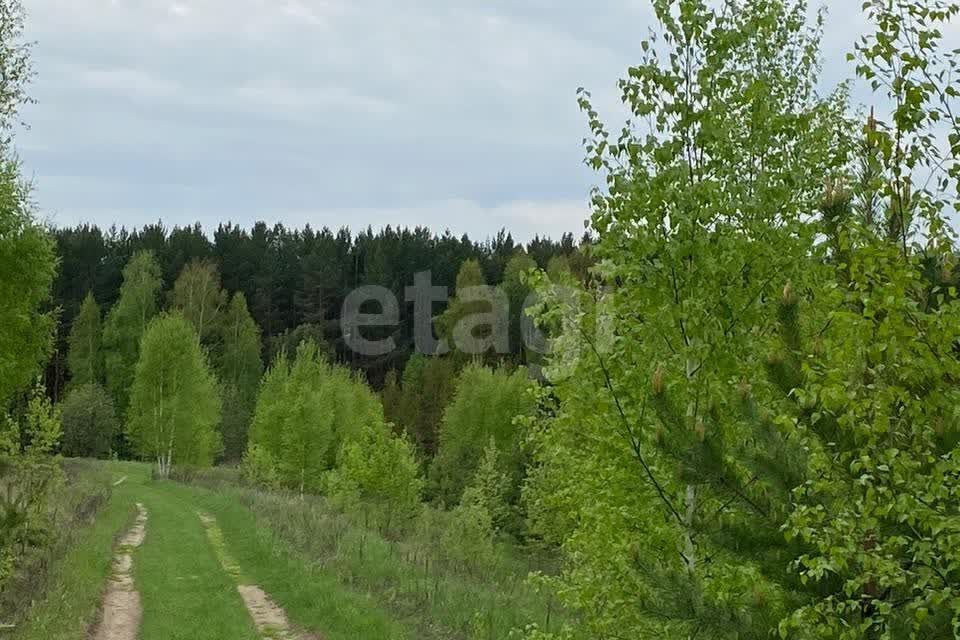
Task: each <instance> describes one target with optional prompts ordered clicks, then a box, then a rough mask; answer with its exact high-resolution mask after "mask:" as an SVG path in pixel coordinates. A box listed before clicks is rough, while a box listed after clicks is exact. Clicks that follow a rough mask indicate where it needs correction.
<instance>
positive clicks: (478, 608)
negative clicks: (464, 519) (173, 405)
mask: <svg viewBox="0 0 960 640" xmlns="http://www.w3.org/2000/svg"><path fill="white" fill-rule="evenodd" d="M88 464H89V465H91V466H90V468H89V469H87V470H85V473H86V472H89V473H91V474H92V475H91V476H90V478H94V477H96V478H97V480H96V482H100V483H101V484H102V483H106V484H107V485H109V486H110V489H111V495H110V498H109V500H108V501H107V503H106V504H105V505H104V506H103V507H102V508H101V509H100V511H99V513H98V515H97V518H96V520H95V521H94V522H93V523H92V524H89V525H87V526H84V527H81V528H79V529H78V530H77V531H76V532H74V533H73V534H72V536H71V541H72V542H71V545H70V548H69V550H68V551H67V552H66V553H65V554H64V558H63V561H62V563H60V564H59V565H58V567H57V568H56V570H55V578H53V579H52V580H51V581H50V584H49V585H48V588H47V591H46V596H45V597H44V598H42V599H40V600H38V602H37V603H36V604H35V605H33V606H32V607H31V608H30V610H29V612H28V613H27V615H25V616H24V617H25V618H29V622H27V623H25V624H23V625H21V626H19V627H18V628H17V629H15V630H14V632H13V634H12V635H10V636H5V635H4V634H2V633H0V638H3V637H10V638H12V640H81V639H83V638H86V637H87V632H88V630H89V628H90V625H91V623H92V622H93V621H94V620H95V618H96V615H97V609H98V605H99V602H100V597H101V594H102V593H103V588H104V584H105V581H106V580H107V578H108V576H109V574H110V567H111V561H112V557H113V550H114V544H115V541H116V540H117V537H118V536H119V535H121V534H122V533H123V532H124V531H126V529H127V528H128V527H129V525H130V523H131V522H132V521H133V518H134V515H135V507H134V504H135V503H136V502H141V503H143V504H144V505H145V506H146V508H147V510H148V512H149V520H148V522H147V532H146V539H145V541H144V544H143V545H142V546H141V547H139V548H138V549H137V550H136V552H135V553H134V558H133V560H134V575H135V579H136V584H137V589H138V590H139V591H140V594H141V597H142V603H143V609H144V617H143V626H142V628H141V632H140V636H139V637H140V640H178V639H183V640H187V639H190V640H214V639H218V640H219V639H223V640H226V639H228V638H229V639H230V640H254V639H256V638H257V637H258V636H257V633H256V631H255V629H254V627H253V623H252V621H251V619H250V616H249V615H248V614H247V612H246V610H245V609H244V605H243V602H242V599H241V598H240V595H239V593H237V590H236V578H235V576H231V575H230V574H229V573H228V572H226V571H224V570H223V568H222V567H221V565H220V561H219V559H218V557H217V554H216V549H215V548H214V545H212V544H211V542H210V539H209V538H208V536H207V533H206V530H205V528H204V526H203V523H202V522H201V520H200V517H199V513H200V512H203V513H206V514H209V515H210V516H213V517H214V518H216V520H217V524H218V527H219V529H220V531H222V535H223V544H224V547H225V550H226V551H227V552H228V553H229V556H230V557H231V558H232V559H233V560H234V561H235V562H236V563H237V565H238V566H239V578H240V580H241V581H242V582H248V583H252V584H256V585H258V586H260V587H261V588H262V589H263V590H264V591H266V592H267V593H268V594H269V595H270V596H271V597H272V599H273V600H274V601H275V602H276V603H277V604H278V605H280V606H281V607H283V608H284V609H285V611H286V613H287V616H288V617H289V619H290V622H291V624H292V625H294V627H295V628H299V629H302V630H304V631H307V632H312V633H315V634H316V635H317V636H318V637H321V638H323V639H324V640H412V639H413V638H418V639H421V638H422V639H424V640H447V639H466V638H470V639H471V640H505V639H506V638H508V637H509V636H510V632H511V630H513V629H515V628H523V627H525V626H527V625H528V624H531V623H535V624H537V625H539V626H540V628H550V627H553V628H554V629H556V628H557V627H558V626H559V623H560V622H562V620H561V619H559V616H558V615H557V611H556V607H555V604H554V602H555V601H554V599H553V598H552V597H551V596H550V595H549V594H545V593H540V592H538V591H537V590H536V589H534V588H533V587H531V586H530V585H529V584H528V583H527V581H526V576H527V574H528V572H529V571H531V570H536V569H540V568H545V567H546V568H547V569H548V570H549V564H550V561H549V558H546V559H543V558H540V557H538V556H536V555H533V554H531V553H530V552H529V550H522V549H520V550H518V549H516V548H513V547H509V546H507V545H498V547H497V549H496V553H495V554H494V555H495V557H494V558H492V559H491V558H488V559H486V560H485V561H484V562H483V563H482V565H481V564H476V565H474V566H470V564H469V563H467V564H466V565H465V564H463V563H462V562H461V563H459V564H455V563H452V562H451V561H450V560H449V558H445V557H444V554H443V553H442V551H441V550H440V549H439V548H438V547H437V546H436V545H435V543H434V542H433V541H431V540H430V539H428V538H429V536H426V537H425V536H424V535H423V533H422V532H412V533H410V534H408V535H407V536H406V537H404V538H402V539H399V540H395V539H387V538H386V537H384V536H381V535H380V534H379V533H377V532H376V531H374V530H371V528H369V527H366V526H364V524H363V522H362V520H361V519H360V518H359V514H352V515H349V516H348V515H345V514H342V513H339V512H337V511H335V510H333V509H332V508H331V507H329V506H328V505H327V503H326V502H325V501H324V500H323V499H321V498H309V497H308V498H306V499H300V498H299V497H294V496H286V495H282V494H276V493H265V492H260V491H255V490H251V489H246V488H242V487H237V486H233V485H232V483H231V482H230V479H231V477H232V476H231V475H230V474H229V473H221V474H219V475H217V477H216V481H215V482H214V483H213V484H214V485H215V488H212V489H211V488H204V487H203V486H196V485H188V484H181V483H178V482H173V481H159V480H152V479H151V477H150V467H149V466H148V465H144V464H136V463H116V462H111V463H88ZM122 477H126V480H125V481H124V482H123V483H121V484H119V485H116V486H114V484H113V483H114V482H116V481H117V480H119V479H120V478H122Z"/></svg>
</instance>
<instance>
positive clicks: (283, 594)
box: [166, 483, 415, 640]
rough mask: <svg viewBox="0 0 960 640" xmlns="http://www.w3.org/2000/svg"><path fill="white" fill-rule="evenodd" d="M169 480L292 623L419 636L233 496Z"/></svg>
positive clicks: (385, 639)
mask: <svg viewBox="0 0 960 640" xmlns="http://www.w3.org/2000/svg"><path fill="white" fill-rule="evenodd" d="M167 484H168V486H167V487H166V490H168V491H172V492H175V493H182V494H185V495H189V496H190V499H191V500H193V501H194V504H196V505H198V507H199V508H200V509H202V510H203V511H204V512H205V513H208V514H210V515H212V516H214V517H215V518H216V519H217V524H218V525H219V527H220V530H221V531H222V532H223V538H224V541H225V543H226V546H227V551H228V553H229V555H230V558H231V559H232V560H234V561H235V562H236V563H237V564H238V565H239V566H240V571H241V575H242V577H243V578H244V579H246V580H248V581H250V582H253V583H255V584H257V585H259V586H260V587H261V588H263V589H264V590H265V591H266V592H267V593H269V594H270V596H271V597H272V598H273V599H274V600H275V601H276V602H277V603H278V604H279V605H280V606H282V607H283V608H284V609H285V610H286V612H287V615H288V616H289V618H290V621H291V623H293V624H294V625H296V626H298V627H301V628H306V629H308V630H312V631H317V632H319V633H320V634H322V636H323V637H324V638H326V639H327V640H403V639H405V638H413V637H415V636H414V635H412V634H410V633H409V632H408V631H407V630H406V629H405V628H404V627H403V626H402V625H401V624H399V623H398V622H396V621H394V620H392V619H391V617H390V616H389V615H388V613H387V612H386V611H385V610H384V609H383V608H382V607H381V606H380V605H379V604H378V603H377V601H376V600H375V599H374V598H372V597H370V596H368V595H366V594H363V593H356V592H353V591H351V590H349V589H346V588H344V586H343V585H341V584H340V583H338V581H337V580H336V578H335V577H333V576H331V575H330V574H328V573H326V572H324V571H322V570H320V569H319V568H318V567H316V566H313V565H311V564H310V563H305V562H304V560H303V558H302V556H301V555H300V554H297V553H295V552H293V551H292V550H291V549H290V547H289V545H288V544H286V543H285V542H284V541H282V540H280V539H278V538H276V537H275V536H274V535H272V533H271V532H270V530H269V529H268V528H266V527H265V526H264V524H263V523H262V522H258V521H257V519H256V517H255V516H254V514H253V513H252V512H251V511H250V510H249V509H247V508H246V507H245V506H243V504H242V503H241V502H240V501H239V500H238V499H237V497H236V495H235V494H229V493H214V492H211V491H208V490H205V489H199V488H195V487H185V486H182V485H178V484H175V483H167ZM198 522H199V519H198Z"/></svg>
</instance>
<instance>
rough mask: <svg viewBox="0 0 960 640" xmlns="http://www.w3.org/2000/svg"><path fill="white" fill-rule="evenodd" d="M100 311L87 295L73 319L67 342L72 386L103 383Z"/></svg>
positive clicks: (91, 297) (90, 295) (89, 295)
mask: <svg viewBox="0 0 960 640" xmlns="http://www.w3.org/2000/svg"><path fill="white" fill-rule="evenodd" d="M102 338H103V336H102V329H101V326H100V307H99V306H98V305H97V301H96V300H95V299H94V298H93V293H92V292H90V293H87V296H86V297H85V298H84V299H83V304H81V305H80V313H78V314H77V317H76V318H74V319H73V326H71V327H70V336H69V337H68V338H67V347H68V349H69V351H68V352H67V367H68V368H69V369H70V382H71V384H73V385H75V386H81V385H90V384H100V383H101V382H102V381H103V352H102V350H101V340H102Z"/></svg>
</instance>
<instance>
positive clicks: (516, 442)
mask: <svg viewBox="0 0 960 640" xmlns="http://www.w3.org/2000/svg"><path fill="white" fill-rule="evenodd" d="M530 387H531V382H530V381H529V379H528V378H527V376H526V373H525V372H524V371H522V370H518V371H515V372H514V373H512V374H511V373H507V372H506V371H504V370H496V371H495V370H493V369H489V368H486V367H483V366H480V365H477V364H473V365H469V366H467V368H466V369H464V370H463V371H462V372H461V374H460V377H459V379H458V380H457V389H456V392H455V393H454V396H453V400H452V402H451V403H450V405H449V406H448V407H447V409H446V411H445V412H444V414H443V421H442V422H441V425H440V444H439V448H438V450H437V456H436V458H434V460H433V464H432V465H431V467H430V480H431V482H432V483H433V485H434V489H435V491H436V496H437V497H438V498H440V499H441V500H443V501H444V502H445V503H446V504H448V505H454V504H457V503H459V502H460V496H461V495H462V494H463V490H464V488H466V485H467V484H468V483H469V482H470V479H471V478H472V477H473V475H474V474H475V473H476V471H477V467H478V466H479V464H480V461H481V459H482V457H483V452H484V448H485V447H486V446H487V445H488V444H489V442H490V440H491V439H493V441H494V442H495V443H496V447H497V450H498V455H499V456H501V459H502V464H503V467H502V468H503V470H504V471H505V472H506V473H507V474H508V476H509V478H510V483H511V489H510V494H511V495H510V496H509V498H510V499H516V497H517V491H518V489H519V485H520V481H521V479H522V475H523V454H522V434H521V432H520V429H519V427H518V425H517V421H516V419H517V418H520V417H523V416H527V415H529V414H531V413H532V411H533V408H534V403H535V400H534V397H533V395H532V394H531V393H529V389H530Z"/></svg>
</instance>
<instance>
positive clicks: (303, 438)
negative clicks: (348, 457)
mask: <svg viewBox="0 0 960 640" xmlns="http://www.w3.org/2000/svg"><path fill="white" fill-rule="evenodd" d="M370 424H383V407H382V406H381V405H380V401H379V400H378V399H377V397H376V396H375V395H374V394H373V392H372V391H371V390H370V389H369V388H368V387H367V386H366V385H365V384H364V383H362V382H360V381H359V380H357V379H355V378H354V377H353V376H352V375H351V374H350V372H349V371H348V370H346V369H344V368H342V367H338V366H336V365H332V364H330V363H329V362H327V360H326V359H325V358H324V357H323V356H322V355H321V354H320V353H319V350H318V348H317V345H316V344H314V343H313V342H310V341H307V342H304V343H302V344H301V345H300V347H299V349H298V350H297V354H296V357H295V358H294V360H293V362H292V363H291V362H290V361H289V360H288V359H287V358H278V359H277V360H276V361H275V362H274V364H273V366H272V367H271V368H270V369H269V370H268V371H267V373H266V375H265V376H264V378H263V382H262V384H261V385H260V391H259V394H258V396H257V407H256V411H255V412H254V418H253V424H252V425H251V427H250V439H249V442H250V446H257V447H259V448H261V449H262V450H263V452H265V453H267V454H269V456H270V457H271V458H272V460H274V461H275V463H276V465H277V466H276V472H277V475H278V477H279V478H280V481H281V483H282V484H283V485H284V486H285V487H288V488H291V489H296V490H298V491H300V492H301V493H304V492H314V493H315V492H320V491H321V490H322V489H323V484H324V478H325V474H326V472H327V471H328V470H329V469H331V468H333V467H334V465H335V463H336V456H337V453H338V452H339V450H340V448H341V446H343V445H344V444H345V443H346V442H347V441H349V440H351V439H354V438H356V437H358V436H359V435H360V433H361V429H362V428H363V426H364V425H370Z"/></svg>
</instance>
